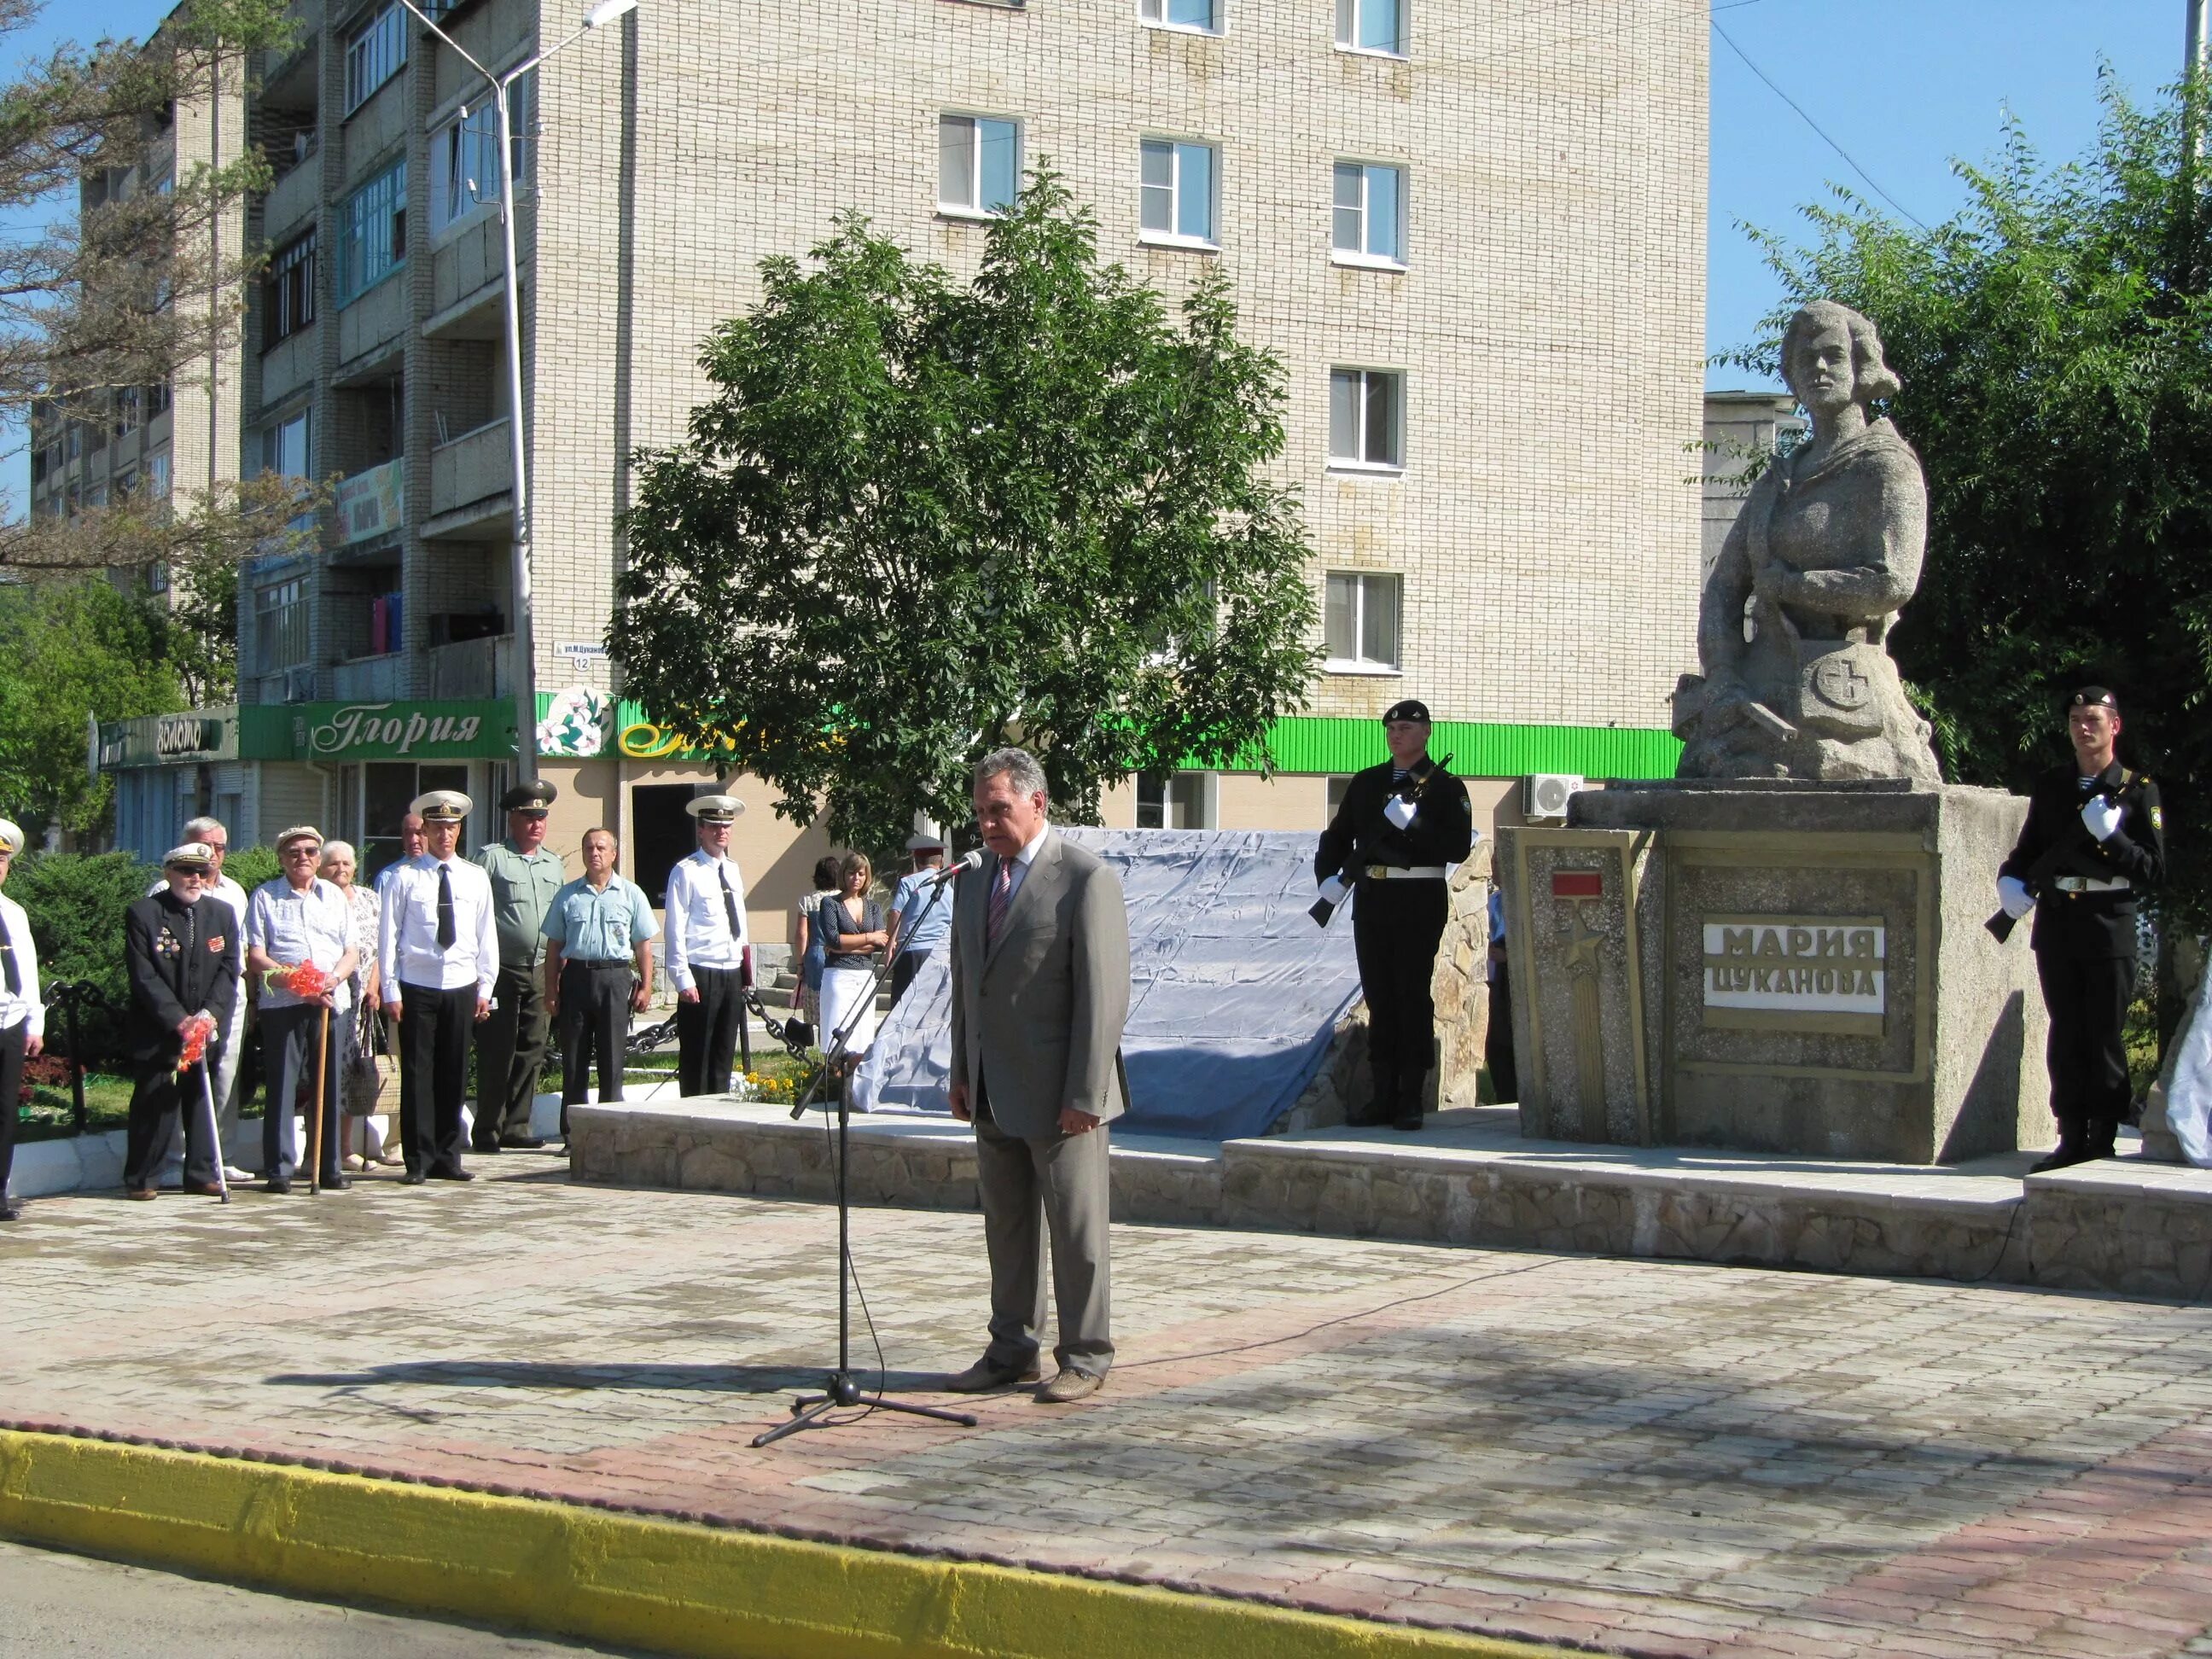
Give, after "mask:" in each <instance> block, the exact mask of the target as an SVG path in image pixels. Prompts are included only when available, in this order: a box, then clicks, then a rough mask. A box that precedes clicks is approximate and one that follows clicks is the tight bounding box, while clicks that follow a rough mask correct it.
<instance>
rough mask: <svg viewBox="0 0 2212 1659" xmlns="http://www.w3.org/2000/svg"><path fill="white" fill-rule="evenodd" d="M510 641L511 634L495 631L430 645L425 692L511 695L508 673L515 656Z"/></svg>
mask: <svg viewBox="0 0 2212 1659" xmlns="http://www.w3.org/2000/svg"><path fill="white" fill-rule="evenodd" d="M512 646H513V635H507V634H496V635H492V636H491V637H490V638H489V639H482V640H463V641H460V642H459V643H458V644H455V645H434V646H432V647H430V652H429V659H430V690H429V693H428V695H429V696H433V697H438V698H477V699H483V698H489V697H511V696H513V695H514V680H513V676H512V675H510V674H509V673H508V671H507V665H508V664H509V663H511V662H512V661H513V657H514V653H513V650H512V649H511V648H510V647H512Z"/></svg>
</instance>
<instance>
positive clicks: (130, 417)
mask: <svg viewBox="0 0 2212 1659" xmlns="http://www.w3.org/2000/svg"><path fill="white" fill-rule="evenodd" d="M145 419H146V395H145V393H144V392H141V391H140V390H139V389H138V388H137V386H125V387H124V388H123V390H122V391H120V392H117V393H116V394H115V435H116V436H117V437H118V438H126V437H128V436H130V435H131V434H132V433H134V432H136V431H137V429H138V428H140V427H141V426H143V424H144V423H145Z"/></svg>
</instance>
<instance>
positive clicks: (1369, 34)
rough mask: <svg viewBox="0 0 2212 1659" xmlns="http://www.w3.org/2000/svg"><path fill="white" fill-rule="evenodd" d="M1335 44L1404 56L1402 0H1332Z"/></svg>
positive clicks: (1351, 49) (1403, 0) (1404, 21)
mask: <svg viewBox="0 0 2212 1659" xmlns="http://www.w3.org/2000/svg"><path fill="white" fill-rule="evenodd" d="M1336 44H1337V45H1338V46H1343V47H1345V48H1346V49H1347V50H1349V51H1352V52H1389V54H1390V55H1391V56H1392V57H1394V58H1403V57H1404V56H1405V55H1406V0H1336Z"/></svg>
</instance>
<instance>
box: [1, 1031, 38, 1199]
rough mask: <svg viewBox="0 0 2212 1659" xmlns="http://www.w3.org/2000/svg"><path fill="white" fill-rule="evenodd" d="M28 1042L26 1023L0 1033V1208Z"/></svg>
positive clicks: (12, 1162)
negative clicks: (24, 1050)
mask: <svg viewBox="0 0 2212 1659" xmlns="http://www.w3.org/2000/svg"><path fill="white" fill-rule="evenodd" d="M30 1040H31V1022H30V1021H29V1020H27V1019H19V1020H17V1021H16V1022H15V1024H13V1025H10V1026H9V1028H8V1029H7V1030H4V1031H0V1204H4V1203H5V1202H7V1199H8V1172H9V1170H12V1169H13V1168H14V1167H15V1119H16V1116H17V1113H18V1108H17V1107H16V1104H15V1103H16V1101H17V1100H18V1099H19V1098H20V1097H21V1094H22V1091H23V1049H24V1047H25V1045H26V1044H27V1043H28V1042H30Z"/></svg>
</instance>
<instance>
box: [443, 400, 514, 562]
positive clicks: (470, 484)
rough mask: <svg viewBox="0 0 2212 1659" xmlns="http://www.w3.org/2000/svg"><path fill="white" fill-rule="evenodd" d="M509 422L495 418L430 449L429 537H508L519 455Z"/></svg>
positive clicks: (480, 539)
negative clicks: (511, 450) (509, 433)
mask: <svg viewBox="0 0 2212 1659" xmlns="http://www.w3.org/2000/svg"><path fill="white" fill-rule="evenodd" d="M510 441H511V440H510V439H509V438H508V436H507V422H505V421H504V420H498V421H492V422H487V423H486V424H484V425H483V426H480V427H478V428H476V430H474V431H473V432H464V433H463V434H461V435H460V436H459V437H458V438H455V439H453V440H452V441H450V442H447V443H442V444H440V445H439V446H438V447H436V448H435V449H434V450H432V451H431V452H430V521H429V522H428V524H426V525H424V526H422V535H423V538H424V539H425V540H439V539H443V540H447V541H467V542H487V541H504V540H505V539H506V538H507V527H508V526H509V524H510V522H511V521H512V519H513V512H514V506H513V489H514V459H513V456H512V455H511V454H509V453H508V448H507V447H508V444H509V443H510Z"/></svg>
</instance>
